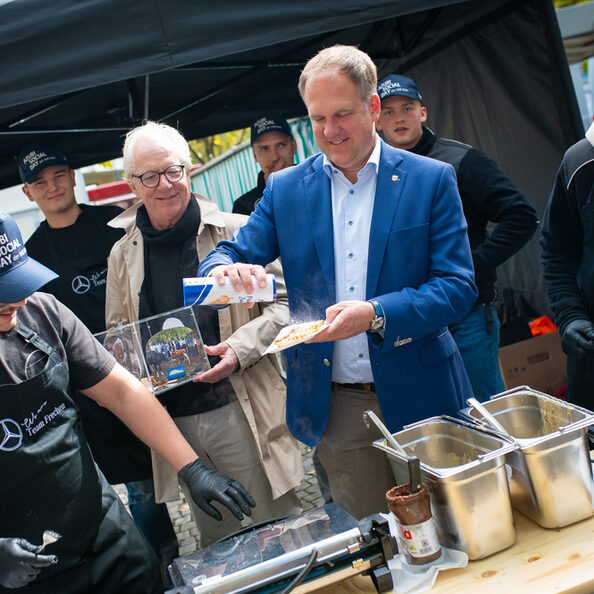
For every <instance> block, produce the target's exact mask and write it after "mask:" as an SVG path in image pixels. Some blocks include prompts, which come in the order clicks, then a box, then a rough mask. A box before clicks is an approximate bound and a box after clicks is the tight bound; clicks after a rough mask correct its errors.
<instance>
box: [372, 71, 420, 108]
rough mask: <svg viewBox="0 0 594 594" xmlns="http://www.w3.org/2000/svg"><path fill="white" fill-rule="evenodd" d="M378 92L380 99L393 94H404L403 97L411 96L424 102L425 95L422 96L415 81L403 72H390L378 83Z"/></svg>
mask: <svg viewBox="0 0 594 594" xmlns="http://www.w3.org/2000/svg"><path fill="white" fill-rule="evenodd" d="M377 94H378V95H379V98H380V101H383V100H384V99H386V98H387V97H392V96H393V95H402V96H403V97H410V98H411V99H417V100H418V101H420V102H421V103H422V102H423V97H421V93H419V89H417V85H416V83H415V81H414V80H413V79H412V78H408V76H402V75H401V74H389V75H388V76H386V77H384V78H382V80H380V81H379V83H378V85H377Z"/></svg>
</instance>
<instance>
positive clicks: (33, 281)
mask: <svg viewBox="0 0 594 594" xmlns="http://www.w3.org/2000/svg"><path fill="white" fill-rule="evenodd" d="M57 277H58V275H57V274H56V273H55V272H53V271H52V270H50V269H49V268H46V267H45V266H44V265H43V264H40V263H39V262H37V260H33V258H29V256H28V254H27V248H25V244H24V243H23V238H22V236H21V232H20V230H19V228H18V226H17V224H16V223H15V221H14V219H13V218H12V217H11V216H10V215H9V214H8V213H7V212H3V211H0V303H17V302H19V301H22V300H23V299H26V298H27V297H29V295H31V294H32V293H35V291H37V290H38V289H41V287H43V286H44V285H46V284H47V283H49V282H50V281H51V280H54V279H55V278H57Z"/></svg>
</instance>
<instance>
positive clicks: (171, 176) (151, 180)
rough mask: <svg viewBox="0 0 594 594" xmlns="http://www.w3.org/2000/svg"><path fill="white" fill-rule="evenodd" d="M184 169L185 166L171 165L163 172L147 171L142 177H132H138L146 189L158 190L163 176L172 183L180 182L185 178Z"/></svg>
mask: <svg viewBox="0 0 594 594" xmlns="http://www.w3.org/2000/svg"><path fill="white" fill-rule="evenodd" d="M184 167H185V165H170V166H169V167H167V169H163V171H145V172H144V173H141V174H140V175H134V174H132V177H137V178H138V179H139V180H140V183H141V184H142V185H143V186H144V187H145V188H156V187H157V186H158V185H159V182H160V181H161V176H162V175H164V176H165V177H166V178H167V180H168V181H170V182H171V183H174V182H178V181H179V180H180V179H181V178H182V177H183V176H184Z"/></svg>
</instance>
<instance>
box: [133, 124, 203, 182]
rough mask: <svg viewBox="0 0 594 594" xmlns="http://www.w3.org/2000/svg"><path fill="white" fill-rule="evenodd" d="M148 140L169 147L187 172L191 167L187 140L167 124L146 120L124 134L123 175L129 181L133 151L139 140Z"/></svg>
mask: <svg viewBox="0 0 594 594" xmlns="http://www.w3.org/2000/svg"><path fill="white" fill-rule="evenodd" d="M142 141H148V142H152V143H153V144H157V145H159V146H163V145H165V146H167V147H169V148H171V149H172V150H173V151H174V152H175V153H176V154H177V156H178V157H179V159H180V161H181V164H182V165H184V166H185V168H186V172H187V173H188V174H189V172H190V169H191V167H192V158H191V157H190V147H189V146H188V142H187V140H186V139H185V138H184V137H183V136H182V135H181V134H180V133H179V132H178V131H177V130H176V129H175V128H172V127H171V126H168V125H167V124H160V123H158V122H151V121H148V122H146V123H145V124H143V125H142V126H138V127H136V128H134V129H133V130H130V132H128V134H126V140H125V141H124V148H123V150H122V152H123V156H124V175H125V176H126V179H127V180H128V181H130V180H131V179H132V174H133V172H134V151H135V149H136V145H137V144H138V143H139V142H142Z"/></svg>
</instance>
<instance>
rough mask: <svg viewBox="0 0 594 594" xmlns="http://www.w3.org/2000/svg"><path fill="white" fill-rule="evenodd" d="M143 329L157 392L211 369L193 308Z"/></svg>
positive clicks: (145, 322)
mask: <svg viewBox="0 0 594 594" xmlns="http://www.w3.org/2000/svg"><path fill="white" fill-rule="evenodd" d="M139 325H140V332H141V335H142V341H143V344H144V345H145V346H144V351H145V353H144V354H145V359H146V363H147V366H148V368H149V373H150V375H151V381H152V384H153V389H154V390H155V392H160V391H164V390H165V389H170V388H172V387H174V386H175V385H178V384H180V383H185V382H187V381H188V380H190V379H191V378H192V377H193V376H194V375H196V374H198V373H201V372H203V371H206V370H207V369H209V368H210V365H209V363H208V358H207V356H206V352H205V351H204V346H203V344H202V339H201V337H200V332H199V330H198V328H197V325H196V321H195V318H194V316H193V314H192V313H191V308H184V309H182V310H176V311H175V312H169V313H168V314H162V315H160V316H154V317H152V318H147V319H145V320H141V321H140V323H139Z"/></svg>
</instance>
